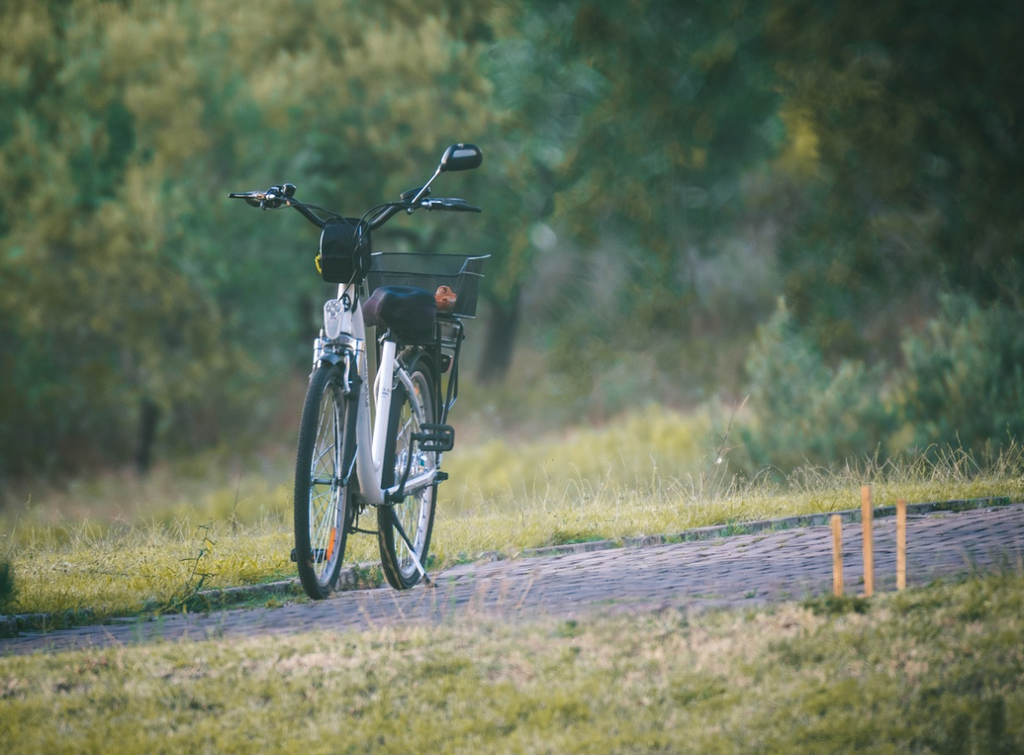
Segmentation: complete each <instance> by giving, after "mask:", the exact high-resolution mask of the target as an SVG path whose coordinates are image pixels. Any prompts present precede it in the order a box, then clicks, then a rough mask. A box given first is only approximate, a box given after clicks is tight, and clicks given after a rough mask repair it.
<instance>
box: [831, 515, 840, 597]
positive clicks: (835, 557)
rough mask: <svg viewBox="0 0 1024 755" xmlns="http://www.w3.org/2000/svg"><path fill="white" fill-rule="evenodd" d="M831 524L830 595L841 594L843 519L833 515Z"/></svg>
mask: <svg viewBox="0 0 1024 755" xmlns="http://www.w3.org/2000/svg"><path fill="white" fill-rule="evenodd" d="M829 521H830V522H831V524H832V594H833V595H835V596H837V597H840V596H842V594H843V518H842V517H841V516H839V514H833V515H832V518H831V519H830V520H829Z"/></svg>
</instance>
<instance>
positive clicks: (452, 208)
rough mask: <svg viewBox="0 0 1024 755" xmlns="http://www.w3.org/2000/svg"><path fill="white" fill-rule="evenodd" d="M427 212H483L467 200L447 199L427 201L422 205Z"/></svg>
mask: <svg viewBox="0 0 1024 755" xmlns="http://www.w3.org/2000/svg"><path fill="white" fill-rule="evenodd" d="M420 206H421V207H423V208H424V209H425V210H427V211H428V212H429V211H433V210H441V211H442V212H483V210H481V209H480V208H479V207H474V206H473V205H471V204H469V202H467V201H466V200H465V199H456V198H455V197H445V198H441V199H426V200H424V201H422V202H421V203H420Z"/></svg>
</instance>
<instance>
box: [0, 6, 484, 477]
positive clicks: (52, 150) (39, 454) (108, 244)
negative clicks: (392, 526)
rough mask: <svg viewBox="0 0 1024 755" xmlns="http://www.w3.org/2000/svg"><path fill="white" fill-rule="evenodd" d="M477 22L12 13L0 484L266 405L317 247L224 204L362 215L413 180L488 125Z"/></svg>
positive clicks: (3, 44) (151, 10)
mask: <svg viewBox="0 0 1024 755" xmlns="http://www.w3.org/2000/svg"><path fill="white" fill-rule="evenodd" d="M489 7H490V4H489V3H474V4H472V5H469V4H459V5H451V4H449V3H444V2H429V1H424V2H417V3H412V2H404V1H401V0H395V1H394V2H385V3H378V4H375V5H372V6H368V5H366V4H362V3H358V2H353V1H351V0H333V1H332V2H310V1H308V0H299V1H297V2H295V3H291V4H289V5H287V6H268V5H260V4H252V3H248V2H242V1H240V0H229V1H223V2H222V1H220V0H172V1H171V2H163V1H158V0H128V2H119V3H114V2H104V1H103V0H74V2H64V1H63V0H51V1H50V2H41V3H35V4H32V5H31V6H11V5H9V4H8V5H5V6H4V7H3V9H2V10H0V102H2V109H0V181H2V182H3V185H5V186H6V187H7V188H8V190H9V192H10V196H12V197H16V198H17V201H12V202H5V203H4V204H3V206H0V369H2V375H3V378H2V379H3V384H4V390H3V391H2V392H0V393H2V395H0V474H6V473H12V472H19V471H22V472H23V471H25V470H27V469H31V468H39V467H50V468H55V467H57V466H58V465H60V467H61V468H64V469H69V468H71V467H72V466H73V465H74V464H75V463H79V464H81V463H83V462H86V461H119V460H127V459H130V458H137V460H138V461H139V462H140V464H143V465H144V464H146V463H148V459H149V458H150V448H148V447H146V446H149V444H150V443H151V442H152V438H153V437H154V435H153V430H154V427H153V426H154V424H155V423H156V422H157V421H158V418H159V423H160V428H161V429H162V431H163V432H162V435H163V436H164V437H167V435H173V436H176V437H177V438H178V442H179V443H183V444H189V443H195V442H202V441H209V440H212V439H214V438H216V437H217V435H218V433H220V432H225V431H226V430H227V429H228V428H227V426H226V421H227V420H228V419H231V420H232V421H236V422H237V421H243V420H244V419H245V417H246V415H247V414H251V413H253V412H254V411H255V412H257V413H259V412H264V413H266V412H270V411H272V410H273V401H272V400H270V399H269V398H268V397H266V396H265V395H264V397H263V398H262V400H258V397H259V396H260V394H261V393H262V391H261V388H262V387H264V386H265V385H266V383H267V381H268V380H272V379H273V378H274V376H275V374H277V375H280V373H282V372H286V371H287V370H288V369H290V366H291V365H293V364H294V363H295V362H294V358H293V355H294V353H295V349H296V348H297V346H296V344H295V342H294V335H295V331H296V330H297V329H298V323H297V322H296V312H297V311H298V307H296V301H298V300H300V299H301V298H302V297H303V296H305V295H308V294H309V293H310V292H313V291H316V290H319V287H320V286H322V284H319V283H317V280H316V277H315V275H316V274H315V271H314V270H313V266H312V262H311V261H312V257H313V255H314V246H315V243H316V233H315V229H313V228H311V227H307V226H305V221H303V220H302V219H301V218H299V217H298V215H294V216H289V218H290V219H286V218H284V217H275V218H273V219H272V220H271V219H270V218H269V217H268V216H266V215H264V216H262V217H261V216H259V215H258V214H255V213H252V212H251V211H247V208H244V207H242V206H237V205H231V204H230V203H229V202H227V200H226V198H225V194H226V192H227V191H229V190H231V189H237V188H243V187H244V188H249V187H252V186H266V185H268V184H269V183H272V182H277V181H281V180H292V181H294V182H296V183H298V184H299V185H300V187H301V188H302V189H303V196H305V197H306V198H307V199H309V200H312V201H316V202H318V203H323V204H326V205H330V206H332V207H341V208H346V209H351V210H352V211H354V212H359V211H362V210H363V209H365V208H366V207H368V206H369V205H371V204H374V203H376V202H379V201H381V200H382V199H383V198H384V197H385V196H386V195H387V193H390V192H397V191H398V190H400V189H404V188H408V186H407V185H405V183H406V182H407V181H409V180H414V179H415V178H417V177H419V175H420V174H421V173H422V172H424V171H425V170H427V169H429V167H426V166H429V165H430V164H431V161H433V160H434V159H436V157H437V155H438V154H439V152H440V149H441V148H442V147H443V146H444V145H445V144H446V143H449V142H451V141H455V140H458V139H464V138H467V136H466V135H467V133H468V134H472V133H481V132H485V131H486V130H487V128H488V122H489V111H488V109H487V108H486V106H485V103H486V99H487V96H488V93H489V91H490V89H489V88H490V85H489V83H488V82H487V80H486V79H485V78H484V77H482V76H481V75H480V74H479V72H478V71H477V68H476V66H475V65H474V60H475V57H476V55H477V54H478V52H477V51H478V48H479V46H480V45H481V44H482V40H484V39H486V37H487V30H486V14H487V12H488V8H489ZM427 155H429V157H427ZM414 166H415V167H414ZM396 176H405V177H406V178H405V180H404V181H403V184H396V183H395V182H394V177H396ZM410 176H411V178H410ZM235 182H238V183H235ZM284 245H290V246H293V247H295V248H297V249H302V248H303V247H305V248H307V249H308V250H309V252H308V256H307V255H291V256H290V255H287V254H283V253H282V252H281V251H280V247H281V246H284ZM284 280H288V281H294V285H289V286H288V287H287V288H283V287H282V286H281V281H284ZM303 358H305V355H303ZM137 441H142V442H141V445H142V446H143V447H142V448H133V446H135V445H136V443H137Z"/></svg>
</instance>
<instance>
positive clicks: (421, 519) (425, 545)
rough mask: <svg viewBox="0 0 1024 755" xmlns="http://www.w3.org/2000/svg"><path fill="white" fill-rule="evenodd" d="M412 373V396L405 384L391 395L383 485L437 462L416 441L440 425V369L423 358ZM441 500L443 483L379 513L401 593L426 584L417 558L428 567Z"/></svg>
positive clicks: (391, 575) (382, 540)
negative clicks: (420, 434) (436, 395)
mask: <svg viewBox="0 0 1024 755" xmlns="http://www.w3.org/2000/svg"><path fill="white" fill-rule="evenodd" d="M406 369H407V372H408V374H409V378H410V381H411V382H412V388H413V390H412V392H411V393H410V391H409V390H408V388H407V387H406V386H405V385H404V384H403V383H402V382H399V383H398V385H397V386H396V387H395V390H394V391H393V392H392V394H391V417H390V421H389V424H388V438H387V445H386V447H385V455H384V469H383V472H382V474H381V477H382V487H385V488H387V487H391V486H392V485H395V484H397V483H398V482H399V481H400V480H401V479H402V475H403V474H404V473H405V470H406V467H407V466H409V462H410V458H409V457H410V454H411V455H412V459H411V466H410V473H409V476H410V477H413V476H415V475H416V474H418V473H420V472H423V471H426V470H428V469H431V468H432V467H433V466H434V465H435V464H436V462H437V453H435V452H427V451H422V450H420V448H419V447H418V444H415V443H414V442H413V440H412V436H413V434H414V433H417V432H419V431H420V426H421V425H424V424H428V423H431V422H434V421H435V420H434V379H435V378H434V369H433V365H432V364H431V363H430V361H429V360H428V359H426V358H424V357H423V356H422V355H417V356H414V357H413V358H412V359H411V360H409V361H408V366H407V368H406ZM436 502H437V483H436V482H435V483H434V484H433V485H428V486H427V487H424V488H420V489H419V490H417V491H414V492H413V493H412V494H411V495H407V496H406V497H405V498H404V499H403V500H402V501H400V502H397V503H394V504H386V505H384V506H380V507H378V509H377V539H378V543H379V545H380V560H381V567H382V568H383V571H384V576H385V577H386V578H387V580H388V584H390V585H391V586H392V587H394V588H395V589H396V590H407V589H409V588H410V587H412V586H413V585H415V584H416V583H417V582H419V581H420V571H419V569H418V568H417V567H416V563H415V561H414V560H413V558H412V552H413V551H414V552H415V553H416V558H417V559H419V562H420V563H421V564H423V565H424V566H426V561H427V551H428V549H429V548H430V534H431V531H432V530H433V527H434V506H435V503H436ZM396 521H397V522H398V523H399V524H400V525H401V527H402V530H403V531H404V532H405V535H406V537H408V539H409V542H410V543H412V546H413V550H412V551H410V549H409V546H408V544H407V543H406V542H405V540H404V539H403V538H402V535H401V534H400V533H399V531H398V529H397V527H396V526H395V522H396Z"/></svg>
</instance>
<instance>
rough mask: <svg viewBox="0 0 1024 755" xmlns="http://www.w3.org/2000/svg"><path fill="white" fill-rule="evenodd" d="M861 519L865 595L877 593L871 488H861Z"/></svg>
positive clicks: (869, 595) (865, 486)
mask: <svg viewBox="0 0 1024 755" xmlns="http://www.w3.org/2000/svg"><path fill="white" fill-rule="evenodd" d="M860 519H861V525H862V526H863V528H864V596H865V597H868V598H870V597H871V596H872V595H874V593H875V541H874V538H873V537H872V525H873V519H874V509H873V508H872V506H871V488H870V487H869V486H867V485H864V486H863V487H861V489H860Z"/></svg>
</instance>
